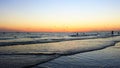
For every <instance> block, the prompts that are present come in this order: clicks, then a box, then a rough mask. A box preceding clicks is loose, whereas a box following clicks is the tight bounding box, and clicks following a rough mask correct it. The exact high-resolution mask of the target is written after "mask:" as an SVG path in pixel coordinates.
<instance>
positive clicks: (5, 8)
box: [0, 0, 120, 32]
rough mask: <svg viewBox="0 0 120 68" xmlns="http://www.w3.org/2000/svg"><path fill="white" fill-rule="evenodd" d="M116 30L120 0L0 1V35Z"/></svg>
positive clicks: (119, 14)
mask: <svg viewBox="0 0 120 68" xmlns="http://www.w3.org/2000/svg"><path fill="white" fill-rule="evenodd" d="M109 30H120V0H0V32H3V31H22V32H77V31H80V32H84V31H109Z"/></svg>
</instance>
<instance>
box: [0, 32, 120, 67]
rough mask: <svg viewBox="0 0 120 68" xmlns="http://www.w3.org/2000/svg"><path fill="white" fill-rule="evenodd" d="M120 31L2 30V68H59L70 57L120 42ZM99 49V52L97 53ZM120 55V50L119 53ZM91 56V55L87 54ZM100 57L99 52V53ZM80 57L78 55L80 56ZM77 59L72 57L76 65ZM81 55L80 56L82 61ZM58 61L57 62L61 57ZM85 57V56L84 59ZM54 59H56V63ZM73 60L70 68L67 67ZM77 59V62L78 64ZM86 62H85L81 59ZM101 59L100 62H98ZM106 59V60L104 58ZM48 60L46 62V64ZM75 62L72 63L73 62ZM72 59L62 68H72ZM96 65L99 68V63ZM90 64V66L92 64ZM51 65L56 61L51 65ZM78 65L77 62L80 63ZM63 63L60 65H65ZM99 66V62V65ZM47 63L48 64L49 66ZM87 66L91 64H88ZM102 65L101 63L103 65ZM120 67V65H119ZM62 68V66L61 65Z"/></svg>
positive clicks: (74, 65)
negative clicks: (112, 32)
mask: <svg viewBox="0 0 120 68" xmlns="http://www.w3.org/2000/svg"><path fill="white" fill-rule="evenodd" d="M119 35H120V34H119V32H117V31H116V32H114V34H111V32H110V31H108V32H73V33H72V32H71V33H70V32H69V33H67V32H65V33H62V32H61V33H59V32H57V33H55V32H41V33H39V32H37V33H35V32H1V33H0V67H1V68H8V67H9V68H22V67H31V68H32V67H33V68H34V67H35V68H40V67H44V68H57V66H58V67H59V64H57V66H56V65H55V62H56V63H58V62H59V63H61V61H63V60H68V59H69V58H62V60H60V59H61V57H63V56H64V57H67V56H76V54H82V53H86V52H92V53H93V51H96V52H97V50H103V49H104V48H105V49H106V48H109V47H110V46H113V45H115V44H116V43H118V42H120V36H119ZM118 48H119V47H118ZM96 52H95V53H96ZM116 54H118V53H116ZM87 55H88V56H89V54H87ZM96 56H97V55H96ZM77 58H78V57H77ZM77 58H76V57H75V58H74V59H75V60H72V61H73V62H74V64H73V65H72V66H71V67H72V68H78V67H76V66H77V65H78V66H79V65H81V66H82V64H78V61H77ZM80 58H81V57H79V58H78V60H80ZM57 59H59V60H58V61H54V60H57ZM117 59H120V58H117ZM84 60H85V59H84ZM52 61H53V62H52ZM65 62H69V64H67V65H68V67H67V66H66V67H64V65H65ZM75 62H76V63H75ZM81 62H82V61H81ZM96 62H97V61H96ZM103 62H105V61H103ZM45 63H46V64H45ZM71 63H72V62H71ZM71 63H70V61H69V60H68V61H64V64H62V65H63V67H62V68H70V67H69V65H70V64H71ZM91 63H93V66H95V67H96V65H95V62H91ZM91 63H88V66H89V64H91ZM47 64H52V67H51V66H49V65H48V66H47ZM76 64H77V65H76ZM62 65H61V64H60V66H62ZM98 65H99V64H98ZM46 66H47V67H46ZM85 66H87V65H85ZM99 66H100V65H99ZM117 66H118V65H117ZM83 67H84V64H83ZM59 68H60V67H59Z"/></svg>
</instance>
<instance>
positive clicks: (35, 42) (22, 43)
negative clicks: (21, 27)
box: [0, 35, 120, 47]
mask: <svg viewBox="0 0 120 68" xmlns="http://www.w3.org/2000/svg"><path fill="white" fill-rule="evenodd" d="M117 36H120V35H115V36H107V37H106V36H105V37H97V36H94V37H92V38H91V37H90V38H81V37H82V36H81V37H73V38H72V39H50V40H49V41H48V40H47V39H43V40H34V41H23V42H0V47H3V46H15V45H29V44H45V43H55V42H63V41H74V40H86V39H97V38H110V37H117ZM88 37H89V36H88Z"/></svg>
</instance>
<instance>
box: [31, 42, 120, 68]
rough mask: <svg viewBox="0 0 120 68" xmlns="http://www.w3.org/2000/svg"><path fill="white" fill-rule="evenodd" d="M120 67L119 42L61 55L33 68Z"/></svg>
mask: <svg viewBox="0 0 120 68" xmlns="http://www.w3.org/2000/svg"><path fill="white" fill-rule="evenodd" d="M39 67H45V68H120V42H119V43H117V44H116V45H115V46H111V47H108V48H105V49H102V50H96V51H91V52H85V53H79V54H75V55H70V56H62V57H60V58H57V59H54V60H53V61H49V62H47V63H44V64H40V65H38V66H36V67H33V68H39Z"/></svg>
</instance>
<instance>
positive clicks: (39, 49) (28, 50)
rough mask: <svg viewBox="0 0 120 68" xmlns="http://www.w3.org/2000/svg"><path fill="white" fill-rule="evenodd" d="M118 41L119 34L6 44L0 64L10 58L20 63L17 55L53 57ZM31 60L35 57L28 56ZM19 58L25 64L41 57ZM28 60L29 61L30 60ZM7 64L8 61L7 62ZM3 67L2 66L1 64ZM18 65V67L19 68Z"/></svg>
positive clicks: (103, 46) (90, 49)
mask: <svg viewBox="0 0 120 68" xmlns="http://www.w3.org/2000/svg"><path fill="white" fill-rule="evenodd" d="M119 41H120V36H116V37H109V38H98V39H85V40H72V41H63V42H55V43H46V44H29V45H24V46H21V45H17V46H6V47H0V54H1V55H3V57H0V59H1V61H0V65H1V64H3V63H4V62H2V61H6V62H9V61H10V60H11V59H12V60H14V61H15V62H12V61H11V62H12V63H11V64H13V65H14V63H15V66H16V64H18V63H22V62H19V61H16V60H19V56H18V55H24V57H25V56H26V55H28V56H30V55H36V57H39V55H44V56H50V55H51V57H52V55H53V58H55V57H56V55H57V56H60V55H71V54H76V53H81V52H88V51H93V50H98V49H102V48H105V47H109V46H111V45H114V44H115V43H116V42H119ZM5 55H8V56H9V57H10V58H8V57H7V58H4V56H5ZM15 55H17V57H18V58H17V59H16V58H11V57H12V56H13V57H14V56H15ZM3 58H4V59H3ZM29 59H32V60H36V59H37V58H29ZM48 59H49V57H46V58H45V59H44V60H46V61H47V60H48ZM21 60H24V61H25V65H26V66H29V65H34V64H37V63H42V62H43V61H42V62H41V59H37V60H39V61H35V62H34V63H32V62H29V63H28V61H27V60H28V59H24V58H22V59H21ZM32 60H30V61H32ZM7 64H9V63H7ZM25 65H22V64H20V66H19V67H24V66H25ZM3 67H4V66H3ZM19 67H18V68H19Z"/></svg>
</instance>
